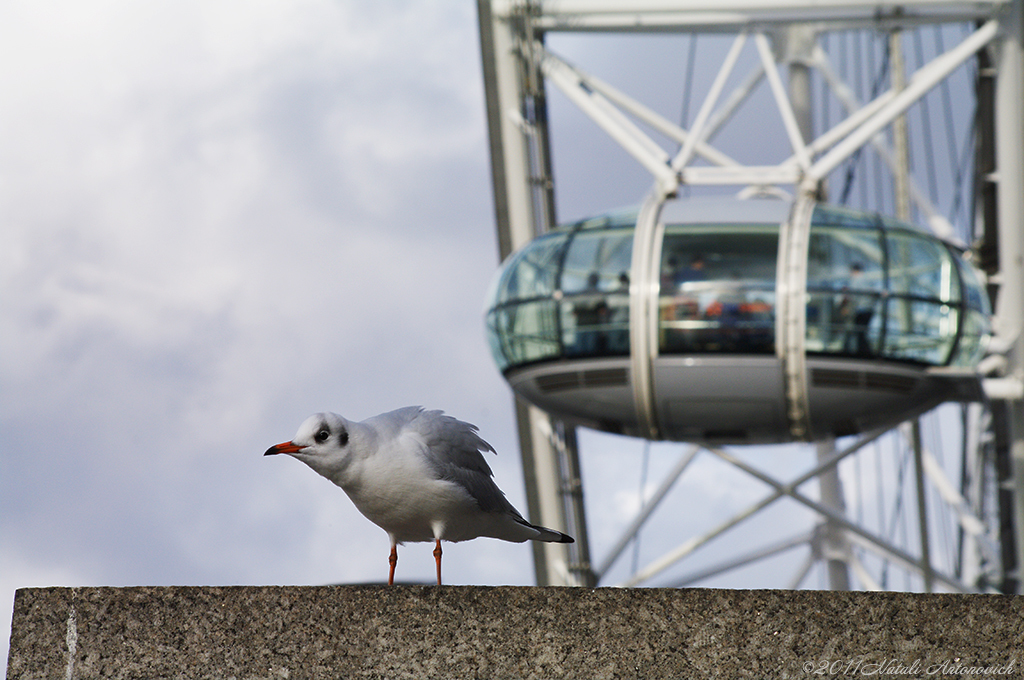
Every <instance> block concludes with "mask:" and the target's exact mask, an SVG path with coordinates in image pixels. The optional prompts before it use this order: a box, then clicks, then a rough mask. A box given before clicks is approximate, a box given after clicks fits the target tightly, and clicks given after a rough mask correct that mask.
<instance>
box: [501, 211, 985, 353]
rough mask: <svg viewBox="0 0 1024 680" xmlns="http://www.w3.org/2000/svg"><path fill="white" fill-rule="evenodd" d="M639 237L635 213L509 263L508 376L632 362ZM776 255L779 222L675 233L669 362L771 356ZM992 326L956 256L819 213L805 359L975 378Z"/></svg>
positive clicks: (666, 284)
mask: <svg viewBox="0 0 1024 680" xmlns="http://www.w3.org/2000/svg"><path fill="white" fill-rule="evenodd" d="M635 224H636V211H629V212H621V213H614V214H610V215H606V216H602V217H598V218H595V219H591V220H586V221H583V222H577V223H575V224H572V225H569V226H566V227H562V228H560V229H557V230H555V231H552V232H550V233H548V234H546V235H544V236H541V237H540V238H538V239H536V240H535V241H533V242H532V243H530V244H528V245H527V246H526V247H524V248H523V249H521V250H520V251H518V252H517V253H515V254H514V255H512V256H511V257H510V258H509V259H508V260H507V261H506V263H505V265H504V266H503V268H502V270H501V272H500V273H499V275H498V277H497V279H496V280H495V283H494V287H493V289H492V291H491V295H490V302H489V305H488V310H487V325H488V330H489V333H488V335H489V340H490V343H491V349H492V352H493V354H494V356H495V358H496V360H497V362H498V365H499V367H500V368H501V369H502V370H505V369H507V368H510V367H515V366H520V365H525V364H530V363H534V362H538V361H550V360H555V359H564V358H582V357H606V356H627V355H628V354H629V352H630V347H629V337H630V333H629V324H630V314H629V302H630V297H629V289H630V283H631V281H630V277H631V273H630V265H631V261H632V247H633V236H634V231H635ZM778 242H779V226H778V224H775V223H772V224H756V223H738V224H737V223H730V222H722V223H700V224H673V223H669V224H666V225H665V229H664V237H663V240H662V243H661V260H660V267H661V269H660V274H659V281H658V282H657V286H658V288H657V290H658V319H657V328H658V347H659V352H660V353H661V354H663V355H672V354H691V353H732V354H771V353H774V352H775V351H776V347H775V305H776V294H775V283H776V268H777V258H778ZM638 283H640V284H642V285H649V284H652V283H654V282H638ZM990 316H991V313H990V310H989V305H988V297H987V295H986V294H985V292H984V289H983V287H982V285H981V283H980V282H979V279H978V275H977V274H976V272H975V270H974V269H973V268H972V267H971V265H970V264H969V263H968V262H967V261H965V260H964V259H963V258H962V257H961V254H960V253H959V252H957V251H956V250H955V249H954V248H952V247H951V246H949V245H947V244H946V243H944V242H942V241H940V240H938V239H936V238H933V237H931V236H928V235H926V234H924V233H921V232H919V231H917V230H915V229H913V228H912V227H909V226H907V225H904V224H902V223H899V222H895V221H893V220H888V219H882V218H880V217H879V216H878V215H875V214H871V213H861V212H857V211H853V210H846V209H843V208H835V207H831V206H821V205H819V206H817V207H816V208H815V210H814V215H813V219H812V225H811V231H810V235H809V240H808V253H807V297H806V329H807V330H806V348H807V352H808V353H809V354H822V355H832V356H845V357H856V358H867V359H884V360H895V361H908V362H914V363H922V364H927V365H935V366H944V365H955V366H973V365H974V364H975V363H977V361H978V360H979V359H980V357H981V355H982V354H983V352H984V349H985V340H986V338H987V336H988V335H989V332H990V326H989V318H990Z"/></svg>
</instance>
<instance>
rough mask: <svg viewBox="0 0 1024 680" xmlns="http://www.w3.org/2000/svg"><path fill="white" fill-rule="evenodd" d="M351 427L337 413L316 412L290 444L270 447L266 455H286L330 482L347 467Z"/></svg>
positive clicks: (301, 427)
mask: <svg viewBox="0 0 1024 680" xmlns="http://www.w3.org/2000/svg"><path fill="white" fill-rule="evenodd" d="M350 426H351V424H350V423H349V422H348V421H347V420H345V419H344V418H342V417H341V416H339V415H338V414H337V413H317V414H314V415H311V416H310V417H309V418H306V421H305V422H304V423H302V425H300V426H299V431H298V432H296V433H295V437H293V438H292V440H291V441H290V442H283V443H281V444H277V445H275V446H271V447H270V448H269V449H267V451H266V453H264V454H263V455H264V456H273V455H276V454H278V453H287V454H288V455H289V456H291V457H293V458H295V459H297V460H301V461H302V462H303V463H305V464H306V465H308V466H309V467H311V468H313V469H314V470H316V471H317V472H319V473H320V474H321V475H323V476H324V477H327V478H329V479H330V478H332V476H333V474H335V473H337V472H338V471H340V470H341V469H342V468H344V467H345V465H346V461H347V459H348V457H349V453H350V446H349V430H350V429H351V428H350Z"/></svg>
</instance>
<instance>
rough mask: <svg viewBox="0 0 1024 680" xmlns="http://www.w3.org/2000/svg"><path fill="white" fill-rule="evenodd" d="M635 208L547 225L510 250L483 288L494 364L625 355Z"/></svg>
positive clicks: (501, 367) (503, 366) (501, 366)
mask: <svg viewBox="0 0 1024 680" xmlns="http://www.w3.org/2000/svg"><path fill="white" fill-rule="evenodd" d="M635 226H636V211H635V210H631V211H625V212H621V213H613V214H610V215H607V216H602V217H599V218H595V219H591V220H585V221H582V222H577V223H575V224H571V225H569V226H566V227H562V228H560V229H557V230H555V231H552V232H550V233H548V234H545V235H544V236H541V237H540V238H538V239H536V240H535V241H533V242H531V243H530V244H528V245H527V246H525V247H524V248H522V249H521V250H519V251H518V252H516V253H514V254H513V255H512V256H511V257H510V258H509V259H508V260H507V261H506V263H505V265H504V266H503V267H502V270H501V272H500V273H499V276H498V278H497V279H496V280H495V282H494V285H493V288H492V290H491V293H490V295H489V300H490V302H489V305H488V310H487V329H488V333H487V335H488V339H489V341H490V344H491V352H492V354H493V355H494V357H495V359H496V361H497V362H498V366H499V368H500V369H501V370H505V369H506V368H509V367H510V366H519V365H523V364H529V363H534V362H537V361H546V360H552V359H558V358H561V357H587V356H613V355H628V354H629V271H630V263H631V259H632V253H633V232H634V229H635Z"/></svg>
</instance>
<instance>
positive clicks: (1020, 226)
mask: <svg viewBox="0 0 1024 680" xmlns="http://www.w3.org/2000/svg"><path fill="white" fill-rule="evenodd" d="M995 64H996V71H997V77H996V101H995V111H996V169H997V170H996V171H997V182H998V212H999V297H998V300H997V301H996V315H995V316H996V321H997V324H998V328H997V329H996V331H997V333H999V334H1000V335H1003V336H1004V337H1006V339H1007V340H1011V342H1012V345H1011V347H1010V350H1009V351H1008V352H1007V353H1006V359H1007V370H1006V373H1007V375H1009V376H1011V377H1016V378H1018V379H1024V332H1022V329H1024V0H1014V2H1013V5H1012V9H1011V11H1010V12H1008V13H1007V15H1006V16H1005V18H1004V20H1003V25H1002V40H1001V42H1000V43H999V46H998V52H997V56H996V59H995ZM1007 405H1008V414H1007V415H1008V418H1007V420H1008V428H1009V437H1010V460H1011V469H1012V483H1013V495H1014V505H1015V507H1014V513H1013V515H1014V517H1013V520H1014V522H1015V526H1014V534H1015V540H1016V551H1017V565H1016V580H1017V584H1018V585H1017V587H1018V593H1020V592H1024V586H1022V585H1021V584H1022V583H1024V400H1021V399H1011V400H1008V404H1007Z"/></svg>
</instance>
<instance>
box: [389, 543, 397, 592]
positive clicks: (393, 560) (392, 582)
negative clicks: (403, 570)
mask: <svg viewBox="0 0 1024 680" xmlns="http://www.w3.org/2000/svg"><path fill="white" fill-rule="evenodd" d="M388 564H390V565H391V569H389V570H388V585H389V586H393V585H395V565H396V564H398V548H397V547H395V546H391V555H390V556H389V557H388Z"/></svg>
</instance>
